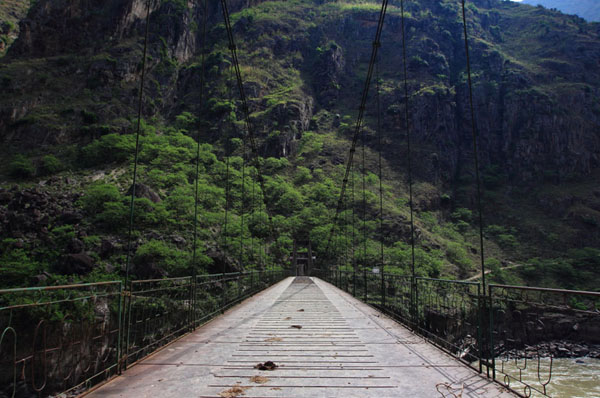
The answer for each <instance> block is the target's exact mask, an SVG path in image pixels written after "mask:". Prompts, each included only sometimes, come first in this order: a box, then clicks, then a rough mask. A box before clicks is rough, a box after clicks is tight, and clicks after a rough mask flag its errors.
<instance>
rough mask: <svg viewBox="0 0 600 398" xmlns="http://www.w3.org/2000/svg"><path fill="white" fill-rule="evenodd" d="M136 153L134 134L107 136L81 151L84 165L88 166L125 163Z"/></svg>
mask: <svg viewBox="0 0 600 398" xmlns="http://www.w3.org/2000/svg"><path fill="white" fill-rule="evenodd" d="M134 152H135V136H134V135H132V134H128V135H119V134H115V133H112V134H107V135H105V136H103V137H102V138H100V139H99V140H96V141H94V142H92V143H91V144H89V145H87V146H86V147H84V148H83V149H82V150H81V157H82V161H83V163H84V164H86V165H88V166H93V165H98V164H104V163H109V162H123V161H125V160H127V159H129V156H130V155H132V154H133V153H134Z"/></svg>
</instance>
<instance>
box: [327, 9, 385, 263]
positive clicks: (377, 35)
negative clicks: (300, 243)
mask: <svg viewBox="0 0 600 398" xmlns="http://www.w3.org/2000/svg"><path fill="white" fill-rule="evenodd" d="M387 6H388V0H383V1H382V3H381V11H380V13H379V21H378V23H377V30H376V32H375V40H374V41H373V50H372V52H371V59H370V61H369V68H368V70H367V76H366V78H365V85H364V88H363V93H362V97H361V104H360V106H359V108H358V116H357V118H356V125H355V127H354V135H353V137H352V144H351V146H350V151H349V154H348V162H347V164H346V172H345V174H344V178H343V180H342V189H341V191H340V196H339V198H338V202H337V207H336V210H335V215H334V217H333V222H332V226H331V230H330V232H329V238H328V239H327V246H326V249H325V253H329V249H330V247H331V240H332V238H333V234H334V231H335V225H336V223H337V219H338V217H339V214H340V212H341V209H342V201H343V197H344V193H345V192H346V186H347V184H348V176H349V175H350V170H351V168H352V161H353V159H354V152H355V151H356V144H357V141H358V137H359V134H360V131H361V128H362V122H363V117H364V112H365V106H366V103H367V97H368V94H369V87H370V86H371V79H372V77H373V69H374V64H375V60H376V58H377V51H378V49H379V43H380V40H381V31H382V29H383V22H384V20H385V14H386V12H387ZM352 205H353V206H354V203H353V204H352Z"/></svg>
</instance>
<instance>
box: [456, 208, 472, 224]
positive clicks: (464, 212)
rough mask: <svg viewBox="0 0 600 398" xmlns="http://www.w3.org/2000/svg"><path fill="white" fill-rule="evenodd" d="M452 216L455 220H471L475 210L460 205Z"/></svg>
mask: <svg viewBox="0 0 600 398" xmlns="http://www.w3.org/2000/svg"><path fill="white" fill-rule="evenodd" d="M451 217H452V219H453V220H455V221H458V220H461V221H465V222H469V221H471V219H472V217H473V212H472V211H471V210H469V209H465V208H464V207H460V208H458V209H456V210H455V211H454V212H453V213H452V215H451Z"/></svg>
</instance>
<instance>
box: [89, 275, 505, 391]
mask: <svg viewBox="0 0 600 398" xmlns="http://www.w3.org/2000/svg"><path fill="white" fill-rule="evenodd" d="M295 326H301V328H297V327H295ZM89 397H93V398H100V397H136V398H142V397H152V398H170V397H177V398H179V397H197V398H201V397H216V398H220V397H244V398H251V397H285V398H295V397H298V398H299V397H344V398H351V397H361V398H367V397H378V398H386V397H389V398H392V397H410V398H435V397H462V398H467V397H479V398H491V397H499V398H503V397H507V398H508V397H515V395H513V394H512V393H510V392H508V391H506V390H505V389H504V388H502V387H501V386H500V385H498V384H496V383H493V382H492V381H490V380H489V379H486V378H484V377H482V376H480V375H478V374H477V372H475V371H473V370H472V369H470V368H468V367H467V366H465V365H464V364H462V363H460V362H458V361H456V360H455V359H454V358H453V357H451V356H450V355H447V354H446V353H444V352H442V351H440V350H439V349H437V348H436V347H434V346H432V345H430V344H428V343H427V342H426V341H424V340H423V339H422V338H421V337H418V336H416V335H414V334H413V333H411V332H410V331H408V330H407V329H405V328H404V327H402V326H400V325H398V324H397V323H395V322H394V321H392V320H390V319H389V318H387V317H386V316H385V315H383V314H381V313H379V312H378V311H376V310H374V309H373V308H371V307H369V306H367V305H365V304H363V303H361V302H360V301H358V300H356V299H354V298H353V297H351V296H350V295H348V294H346V293H344V292H342V291H340V290H338V289H337V288H335V287H333V286H331V285H329V284H328V283H326V282H323V281H321V280H319V279H313V278H307V277H298V278H288V279H286V280H284V281H282V282H280V283H279V284H277V285H275V286H273V287H271V288H270V289H267V290H265V291H264V292H262V293H260V294H258V295H256V296H254V297H252V298H250V299H248V300H246V301H245V302H243V303H242V304H241V305H239V306H237V307H235V308H233V309H232V310H230V311H228V312H227V313H226V314H225V315H224V316H221V317H219V318H217V319H215V320H214V321H212V322H210V323H209V324H207V325H205V326H204V327H202V328H199V329H198V330H197V331H195V332H194V333H191V334H189V335H188V336H186V337H184V338H182V339H181V340H179V341H177V342H175V343H173V344H171V345H169V346H167V347H166V348H165V349H163V350H162V351H160V352H158V353H156V354H154V355H151V356H150V357H149V358H147V359H146V360H144V361H142V362H141V363H139V364H138V365H136V366H134V367H132V368H131V369H129V370H127V371H126V372H125V373H124V374H123V376H121V377H118V378H116V379H115V380H113V381H112V382H110V383H108V384H106V385H104V386H102V387H100V388H99V389H97V390H95V391H93V392H92V393H91V394H89Z"/></svg>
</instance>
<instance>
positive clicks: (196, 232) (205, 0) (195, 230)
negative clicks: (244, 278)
mask: <svg viewBox="0 0 600 398" xmlns="http://www.w3.org/2000/svg"><path fill="white" fill-rule="evenodd" d="M207 14H208V0H204V10H203V15H202V50H201V51H202V56H201V60H200V63H201V72H200V101H199V106H200V108H201V107H202V104H203V102H204V85H205V80H204V78H205V76H204V75H205V66H206V62H205V61H206V23H207V19H208V18H207ZM200 123H201V122H200V119H199V118H198V123H197V126H196V128H197V129H198V130H197V134H196V141H197V142H196V181H195V188H194V243H193V245H192V247H193V249H192V278H193V280H192V283H193V286H194V295H193V296H192V297H193V298H194V299H195V297H196V293H195V290H196V279H197V278H196V276H197V265H196V256H197V254H196V253H197V249H198V242H197V240H198V196H199V194H198V185H199V179H200ZM193 308H195V307H193ZM194 316H195V315H194ZM193 326H195V319H194V325H193Z"/></svg>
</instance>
